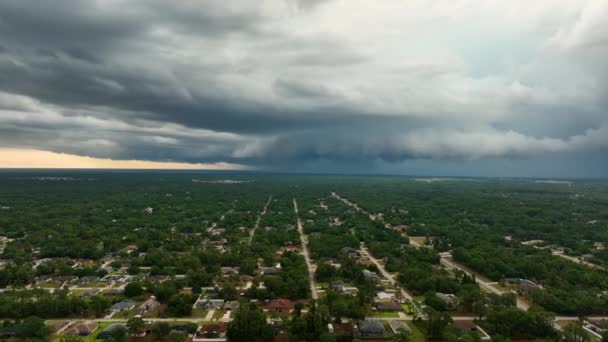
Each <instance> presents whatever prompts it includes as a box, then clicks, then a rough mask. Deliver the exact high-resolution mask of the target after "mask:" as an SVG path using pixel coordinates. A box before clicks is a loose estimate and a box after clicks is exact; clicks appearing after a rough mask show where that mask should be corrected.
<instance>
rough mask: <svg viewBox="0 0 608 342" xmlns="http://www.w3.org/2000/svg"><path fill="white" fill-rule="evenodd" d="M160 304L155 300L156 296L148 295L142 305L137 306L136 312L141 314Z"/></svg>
mask: <svg viewBox="0 0 608 342" xmlns="http://www.w3.org/2000/svg"><path fill="white" fill-rule="evenodd" d="M159 306H160V303H159V302H158V301H157V300H156V297H154V296H150V298H148V299H147V300H146V301H145V302H144V303H143V304H142V305H140V306H139V307H138V308H137V314H138V315H143V314H145V313H146V312H150V311H154V310H156V308H158V307H159Z"/></svg>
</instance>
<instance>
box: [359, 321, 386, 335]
mask: <svg viewBox="0 0 608 342" xmlns="http://www.w3.org/2000/svg"><path fill="white" fill-rule="evenodd" d="M359 331H360V332H363V333H383V332H384V331H385V330H384V325H383V324H382V322H380V321H377V320H365V321H363V322H361V323H360V324H359Z"/></svg>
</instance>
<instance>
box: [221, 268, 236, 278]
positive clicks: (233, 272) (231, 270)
mask: <svg viewBox="0 0 608 342" xmlns="http://www.w3.org/2000/svg"><path fill="white" fill-rule="evenodd" d="M221 271H222V275H223V276H224V277H230V276H233V275H238V274H239V268H238V267H229V266H226V267H222V268H221Z"/></svg>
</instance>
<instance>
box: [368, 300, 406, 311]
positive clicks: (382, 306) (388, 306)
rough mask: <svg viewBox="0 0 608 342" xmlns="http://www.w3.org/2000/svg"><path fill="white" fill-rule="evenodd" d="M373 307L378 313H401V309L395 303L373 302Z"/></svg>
mask: <svg viewBox="0 0 608 342" xmlns="http://www.w3.org/2000/svg"><path fill="white" fill-rule="evenodd" d="M374 307H375V308H376V310H378V311H389V312H403V307H401V305H400V304H399V303H396V302H375V303H374Z"/></svg>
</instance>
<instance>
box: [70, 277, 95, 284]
mask: <svg viewBox="0 0 608 342" xmlns="http://www.w3.org/2000/svg"><path fill="white" fill-rule="evenodd" d="M99 280H100V278H99V277H98V276H85V277H80V278H78V279H74V280H73V281H72V283H74V284H76V285H84V284H93V283H97V282H99Z"/></svg>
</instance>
